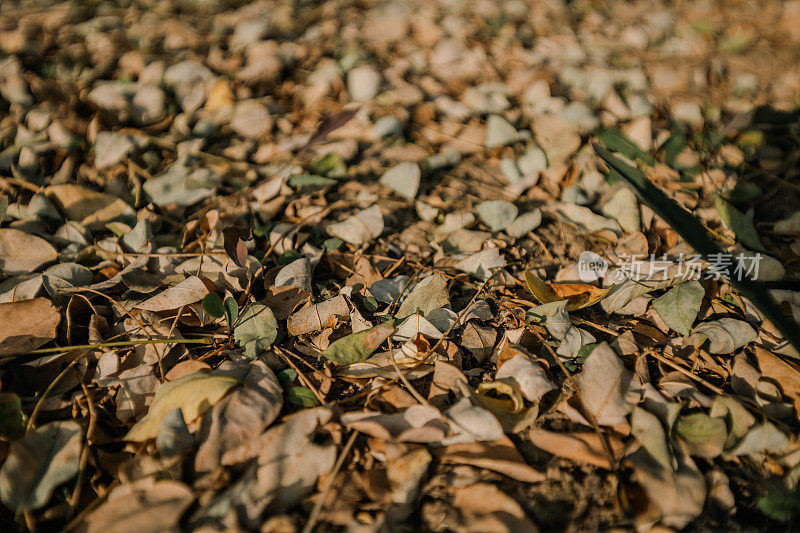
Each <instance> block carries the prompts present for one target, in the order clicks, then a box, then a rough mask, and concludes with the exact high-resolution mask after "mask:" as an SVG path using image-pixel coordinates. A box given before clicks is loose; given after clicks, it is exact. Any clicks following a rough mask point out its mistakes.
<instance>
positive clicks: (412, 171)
mask: <svg viewBox="0 0 800 533" xmlns="http://www.w3.org/2000/svg"><path fill="white" fill-rule="evenodd" d="M421 175H422V173H421V171H420V169H419V165H417V164H416V163H409V162H405V163H399V164H397V165H395V166H393V167H392V168H390V169H389V170H387V171H386V172H384V174H383V176H381V183H383V184H384V185H386V186H387V187H389V188H390V189H392V190H393V191H394V192H396V193H397V194H399V195H400V196H402V197H403V198H408V199H412V198H414V197H415V196H416V195H417V190H418V189H419V180H420V177H421Z"/></svg>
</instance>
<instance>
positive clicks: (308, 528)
mask: <svg viewBox="0 0 800 533" xmlns="http://www.w3.org/2000/svg"><path fill="white" fill-rule="evenodd" d="M357 436H358V431H357V430H355V429H354V430H353V432H352V433H350V438H349V439H347V442H346V443H345V445H344V448H342V453H341V454H340V455H339V458H338V459H337V460H336V463H335V464H334V465H333V470H332V471H331V475H330V477H329V478H328V483H327V484H326V485H325V490H323V491H322V494H320V497H319V499H318V500H317V501H316V502H314V508H313V509H312V510H311V514H310V515H309V517H308V522H306V525H305V527H303V533H311V532H312V531H313V530H314V525H315V524H316V523H317V519H318V518H319V513H321V512H322V508H323V506H324V505H325V500H326V499H327V497H328V493H329V492H330V491H331V488H332V487H333V483H334V481H335V480H336V474H338V473H339V470H341V469H342V465H343V464H344V460H345V458H346V457H347V454H348V453H350V448H352V447H353V443H354V442H355V441H356V437H357Z"/></svg>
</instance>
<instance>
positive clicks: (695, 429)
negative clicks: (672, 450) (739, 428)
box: [675, 413, 728, 458]
mask: <svg viewBox="0 0 800 533" xmlns="http://www.w3.org/2000/svg"><path fill="white" fill-rule="evenodd" d="M675 432H676V434H678V435H679V436H680V437H681V438H683V440H684V441H685V442H686V445H687V449H688V452H689V454H690V455H693V456H698V457H709V458H711V457H717V456H718V455H719V454H721V453H722V451H723V450H724V449H725V442H726V441H727V440H728V428H727V427H726V425H725V421H724V420H723V419H721V418H713V417H711V416H709V415H707V414H705V413H691V414H688V415H683V416H680V417H678V420H677V421H676V422H675Z"/></svg>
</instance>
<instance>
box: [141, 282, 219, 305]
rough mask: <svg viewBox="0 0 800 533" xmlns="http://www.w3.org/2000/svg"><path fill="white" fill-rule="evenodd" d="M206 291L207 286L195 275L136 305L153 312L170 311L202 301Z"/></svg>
mask: <svg viewBox="0 0 800 533" xmlns="http://www.w3.org/2000/svg"><path fill="white" fill-rule="evenodd" d="M208 292H209V291H208V288H207V287H206V285H205V283H203V280H201V279H200V278H198V277H197V276H191V277H188V278H186V279H185V280H183V281H181V282H180V283H178V284H177V285H175V286H174V287H170V288H168V289H166V290H165V291H163V292H160V293H158V294H156V295H155V296H152V297H150V298H148V299H147V300H145V301H143V302H141V303H140V304H137V305H136V307H138V308H139V309H144V310H146V311H154V312H158V311H172V310H173V309H178V308H180V307H182V306H184V305H189V304H193V303H197V302H199V301H202V299H203V298H205V296H206V295H207V294H208Z"/></svg>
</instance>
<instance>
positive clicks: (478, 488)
mask: <svg viewBox="0 0 800 533" xmlns="http://www.w3.org/2000/svg"><path fill="white" fill-rule="evenodd" d="M453 504H454V505H455V506H456V508H458V510H459V512H460V514H461V520H460V527H459V529H458V530H459V531H464V532H469V533H473V532H474V533H511V532H512V531H513V532H515V533H535V532H538V531H539V530H538V528H537V527H536V526H535V525H534V524H533V522H531V521H530V520H529V519H528V517H527V516H525V511H523V510H522V507H521V506H520V504H518V503H517V502H516V501H515V500H514V499H513V498H511V497H510V496H508V495H507V494H505V493H503V492H501V491H500V489H498V488H497V487H495V486H494V485H489V484H487V483H478V484H475V485H470V486H469V487H464V488H458V489H456V490H455V497H454V498H453Z"/></svg>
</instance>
